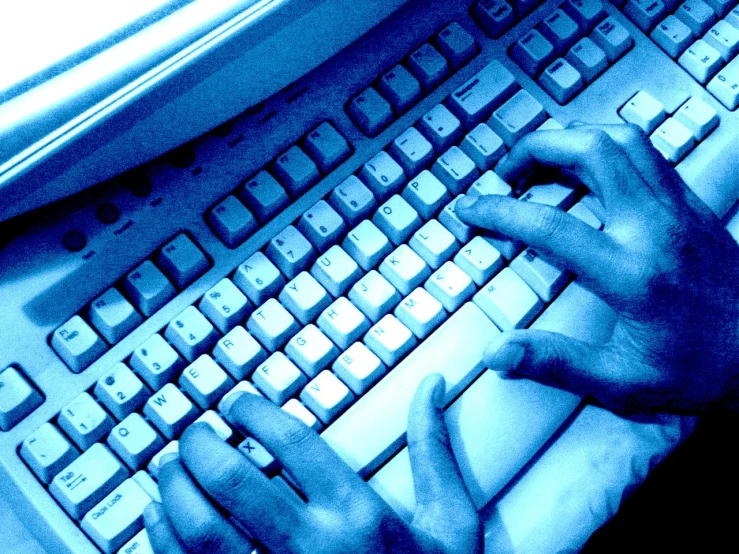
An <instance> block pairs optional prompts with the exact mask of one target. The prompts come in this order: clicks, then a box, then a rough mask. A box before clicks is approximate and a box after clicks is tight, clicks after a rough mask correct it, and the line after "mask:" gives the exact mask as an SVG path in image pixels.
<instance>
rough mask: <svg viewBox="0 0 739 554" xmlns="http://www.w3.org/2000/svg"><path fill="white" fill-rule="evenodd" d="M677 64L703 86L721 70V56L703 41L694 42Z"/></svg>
mask: <svg viewBox="0 0 739 554" xmlns="http://www.w3.org/2000/svg"><path fill="white" fill-rule="evenodd" d="M678 63H679V64H680V65H681V66H683V68H685V70H686V71H687V72H688V73H690V74H691V75H692V76H693V78H694V79H695V80H696V81H698V82H699V83H703V84H705V83H706V81H708V79H710V78H711V77H713V75H715V74H716V72H718V70H719V69H720V68H721V64H722V62H721V54H719V52H718V50H716V49H715V48H713V47H712V46H709V45H708V43H707V42H705V41H703V40H696V41H695V42H694V43H693V45H692V46H691V47H689V48H688V49H687V50H686V51H685V52H683V55H682V56H680V58H678Z"/></svg>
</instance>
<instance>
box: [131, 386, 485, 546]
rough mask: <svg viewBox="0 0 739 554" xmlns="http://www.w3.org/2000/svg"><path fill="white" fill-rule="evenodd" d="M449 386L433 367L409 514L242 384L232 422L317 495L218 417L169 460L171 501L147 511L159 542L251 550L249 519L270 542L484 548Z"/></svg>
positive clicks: (191, 433) (195, 429)
mask: <svg viewBox="0 0 739 554" xmlns="http://www.w3.org/2000/svg"><path fill="white" fill-rule="evenodd" d="M444 391H445V384H444V380H443V378H441V377H440V376H439V375H438V374H437V375H430V376H429V377H427V378H426V379H425V380H424V381H423V382H422V383H421V385H420V386H419V388H418V391H417V392H416V395H415V398H414V400H413V404H412V406H411V410H410V416H409V420H408V448H409V451H410V457H411V463H412V466H413V473H414V479H415V485H416V499H417V501H418V508H417V510H416V514H415V517H414V519H413V521H412V523H410V524H409V523H406V522H405V521H404V520H403V519H401V518H400V517H399V516H398V515H397V514H396V513H395V512H394V511H393V510H392V509H391V508H390V507H389V506H388V505H387V504H385V503H384V501H383V500H382V499H381V498H380V497H379V496H378V495H377V493H375V492H374V491H373V490H372V489H371V488H370V487H369V486H367V485H366V484H365V483H364V481H362V479H361V478H360V477H359V476H358V475H357V474H356V473H355V472H353V471H352V470H351V469H350V468H349V467H348V466H346V465H345V464H344V462H342V461H341V459H340V458H339V457H338V455H336V454H335V453H334V451H333V450H331V448H330V447H329V446H328V445H327V444H326V443H325V442H323V441H322V440H321V439H320V438H319V436H318V435H317V434H316V433H315V431H313V430H312V429H309V428H308V427H307V426H305V425H304V424H303V423H301V422H300V421H298V420H297V419H296V418H294V417H293V416H291V415H290V414H288V413H286V412H285V411H283V410H280V409H279V408H278V407H276V406H275V405H274V404H272V403H270V402H269V401H267V400H265V399H263V398H261V397H259V396H257V395H254V394H249V393H240V394H233V395H231V396H230V397H229V399H228V400H230V402H229V403H228V404H229V405H227V406H225V407H224V406H221V407H220V408H221V410H222V411H223V412H224V413H226V414H227V418H228V420H229V422H230V423H231V424H232V425H233V426H235V427H236V428H237V429H238V430H239V431H240V432H241V433H243V434H244V435H245V436H249V437H254V439H256V441H258V443H259V444H260V445H263V446H264V447H265V448H266V449H267V450H268V451H269V452H270V453H271V454H274V455H275V457H276V458H277V459H278V460H279V462H280V463H281V464H282V466H283V468H284V469H285V470H287V471H288V472H289V474H290V477H291V479H290V481H291V482H292V483H294V484H295V485H296V486H297V487H298V488H299V489H300V490H301V492H302V494H303V495H304V497H305V499H306V501H302V500H301V499H300V498H299V497H298V496H297V495H296V494H295V493H294V492H293V491H291V490H290V485H288V484H287V481H286V480H283V479H282V478H280V477H277V478H275V479H273V480H270V479H269V478H268V477H267V476H266V475H265V474H264V473H262V472H261V471H260V470H259V469H258V468H257V466H256V465H255V464H254V463H252V462H251V461H249V459H248V458H247V457H246V456H244V455H243V454H241V453H240V452H239V451H238V450H237V449H235V448H233V447H232V446H230V445H228V444H227V443H226V442H224V441H223V440H222V439H221V438H219V437H218V435H217V434H216V433H215V431H213V429H212V427H211V426H209V425H208V424H205V423H196V424H193V425H192V426H191V427H190V428H189V429H188V430H187V431H186V432H185V433H184V435H183V436H182V438H181V440H180V443H179V456H178V455H177V454H171V455H169V456H168V457H163V458H162V460H161V461H160V462H159V464H160V470H159V490H160V492H161V496H162V501H163V505H162V504H158V503H154V504H151V505H150V506H149V507H148V508H147V509H146V511H145V512H144V518H145V521H146V526H147V531H148V534H149V539H150V541H151V546H152V548H153V550H154V552H156V554H185V553H186V552H195V553H208V554H241V553H243V554H249V553H250V552H252V549H253V545H252V543H251V541H250V540H249V539H247V538H246V535H245V534H244V533H243V532H242V531H241V529H244V530H246V531H247V532H248V533H249V534H250V535H251V536H252V537H253V538H254V539H256V540H257V541H259V543H261V544H262V545H264V546H265V547H266V548H267V549H268V550H269V551H270V552H280V553H286V552H291V553H301V554H303V553H304V554H308V553H310V554H319V553H320V554H339V553H345V552H356V553H369V552H372V553H373V554H381V553H387V554H390V553H401V552H403V553H412V552H431V553H435V554H482V552H483V548H482V528H481V525H480V522H479V519H478V516H477V512H476V511H475V508H474V505H473V504H472V500H471V499H470V497H469V495H468V493H467V490H466V489H465V485H464V482H463V481H462V477H461V475H460V473H459V468H458V467H457V463H456V461H455V458H454V454H453V453H452V450H451V445H450V442H449V436H448V434H447V430H446V424H445V423H444V419H443V418H442V417H441V416H442V410H441V408H439V407H438V404H439V403H441V402H442V398H443V396H444ZM193 479H194V480H197V482H198V483H199V484H200V487H202V489H203V490H204V491H205V493H207V494H208V495H209V496H210V497H211V498H212V499H213V500H214V501H215V502H217V503H219V504H220V505H221V506H222V507H223V508H224V509H225V510H226V511H227V512H228V513H230V514H231V520H228V519H226V517H224V515H223V512H222V511H219V510H217V509H216V508H215V507H214V506H213V505H212V504H211V502H210V501H209V500H208V499H207V498H206V496H205V494H204V493H203V492H202V491H201V490H200V489H199V488H198V486H197V485H196V484H195V481H194V480H193Z"/></svg>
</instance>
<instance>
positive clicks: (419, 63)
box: [408, 43, 449, 91]
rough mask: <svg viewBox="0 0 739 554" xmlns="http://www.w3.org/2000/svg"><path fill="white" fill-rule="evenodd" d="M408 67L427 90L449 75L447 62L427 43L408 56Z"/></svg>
mask: <svg viewBox="0 0 739 554" xmlns="http://www.w3.org/2000/svg"><path fill="white" fill-rule="evenodd" d="M408 67H410V70H411V71H412V72H413V74H414V75H415V76H416V78H417V79H418V80H419V81H420V82H421V86H423V88H424V89H425V90H427V91H429V90H431V89H434V88H436V87H437V86H438V85H439V84H440V83H441V82H442V81H443V80H444V79H446V78H447V77H448V76H449V64H448V63H447V61H446V60H445V59H444V56H442V55H441V54H439V51H438V50H436V48H434V47H433V46H431V45H430V44H428V43H426V44H423V45H421V47H420V48H419V49H418V50H416V51H415V52H413V53H412V54H411V55H410V56H409V57H408Z"/></svg>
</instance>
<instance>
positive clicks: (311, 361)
mask: <svg viewBox="0 0 739 554" xmlns="http://www.w3.org/2000/svg"><path fill="white" fill-rule="evenodd" d="M285 353H286V354H287V355H288V357H289V358H290V359H291V360H292V361H293V362H295V363H296V364H297V366H298V367H299V368H300V369H301V370H302V371H303V373H305V374H306V375H308V376H309V377H315V376H316V375H318V373H319V372H320V371H321V370H323V369H326V367H328V366H329V364H330V363H331V362H333V361H334V360H335V359H336V357H337V356H338V355H339V350H338V349H337V348H336V346H334V344H333V343H332V342H331V341H330V340H328V338H327V337H326V335H324V334H323V333H322V332H321V331H320V330H319V329H318V327H316V326H315V325H312V324H311V325H306V326H305V328H303V330H302V331H300V332H299V333H298V334H297V335H295V336H294V337H293V338H292V339H290V342H288V343H287V346H286V347H285Z"/></svg>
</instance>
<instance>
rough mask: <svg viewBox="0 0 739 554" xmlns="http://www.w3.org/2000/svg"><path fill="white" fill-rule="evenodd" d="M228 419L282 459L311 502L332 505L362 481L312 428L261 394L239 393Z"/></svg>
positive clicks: (349, 494) (347, 495)
mask: <svg viewBox="0 0 739 554" xmlns="http://www.w3.org/2000/svg"><path fill="white" fill-rule="evenodd" d="M228 419H229V421H231V423H233V424H234V425H235V426H236V427H238V428H240V429H241V430H242V431H243V432H244V433H245V434H247V435H249V436H252V437H254V438H255V439H256V440H257V441H259V442H260V443H261V444H262V445H263V446H264V447H265V448H266V449H267V450H269V451H270V453H271V454H272V455H273V456H274V457H275V458H277V459H278V460H279V461H280V462H281V463H282V465H283V467H284V468H285V469H286V470H287V471H288V473H289V474H290V475H291V476H292V477H293V479H295V481H296V482H297V484H298V486H299V488H300V489H301V490H302V491H303V493H305V495H306V497H307V498H308V500H309V501H310V502H311V503H317V504H326V505H331V506H335V505H336V503H337V502H342V501H346V500H348V499H349V498H350V497H351V494H352V493H353V492H355V491H356V489H357V487H361V486H363V485H364V481H362V479H361V478H360V477H359V476H358V475H357V474H356V473H355V472H354V471H352V470H351V469H350V468H349V466H347V465H346V464H345V463H344V461H343V460H342V459H341V458H339V456H338V455H337V454H336V453H335V452H334V451H333V450H331V448H330V447H329V446H328V444H326V442H325V441H324V440H323V439H321V438H320V437H319V436H318V435H317V434H316V432H315V431H313V430H312V429H310V428H309V427H307V426H306V425H305V424H303V423H302V422H301V421H299V420H298V419H297V418H295V417H293V416H292V415H290V414H288V413H287V412H285V411H284V410H281V409H279V408H278V407H276V406H275V405H274V404H272V403H271V402H269V401H268V400H265V399H264V398H261V397H258V396H257V395H254V394H247V393H243V394H241V395H239V396H238V398H236V399H235V400H234V401H233V404H231V406H230V407H229V410H228Z"/></svg>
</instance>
